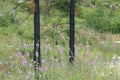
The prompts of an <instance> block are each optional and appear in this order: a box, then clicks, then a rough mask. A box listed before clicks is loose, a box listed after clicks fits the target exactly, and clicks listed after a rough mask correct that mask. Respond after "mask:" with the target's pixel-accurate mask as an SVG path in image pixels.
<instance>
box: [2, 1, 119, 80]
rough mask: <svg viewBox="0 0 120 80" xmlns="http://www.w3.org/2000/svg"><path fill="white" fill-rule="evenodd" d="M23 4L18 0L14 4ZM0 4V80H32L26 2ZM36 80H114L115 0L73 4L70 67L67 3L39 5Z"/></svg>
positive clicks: (116, 60) (116, 57)
mask: <svg viewBox="0 0 120 80" xmlns="http://www.w3.org/2000/svg"><path fill="white" fill-rule="evenodd" d="M19 1H22V0H19ZM19 1H18V0H0V7H1V8H0V76H1V77H0V80H35V74H34V62H33V39H34V36H33V34H34V32H33V31H34V30H33V28H34V25H33V22H34V21H33V20H34V19H33V14H32V12H31V9H30V5H29V4H30V1H27V2H23V3H19ZM40 11H41V16H40V22H41V23H40V24H41V26H40V27H41V56H42V66H41V67H40V68H39V69H40V74H39V77H40V80H63V79H64V80H119V79H120V71H119V70H120V62H119V60H120V57H119V52H120V47H119V44H116V43H114V41H116V40H120V36H119V33H120V0H75V49H76V58H75V64H74V66H73V65H72V66H71V65H70V64H69V0H40Z"/></svg>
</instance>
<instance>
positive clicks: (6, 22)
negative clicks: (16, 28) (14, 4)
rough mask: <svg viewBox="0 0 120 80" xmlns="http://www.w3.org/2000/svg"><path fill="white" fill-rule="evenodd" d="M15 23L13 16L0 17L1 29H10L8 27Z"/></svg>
mask: <svg viewBox="0 0 120 80" xmlns="http://www.w3.org/2000/svg"><path fill="white" fill-rule="evenodd" d="M13 22H14V18H13V16H12V15H11V14H5V15H1V16H0V27H8V25H9V24H10V23H13Z"/></svg>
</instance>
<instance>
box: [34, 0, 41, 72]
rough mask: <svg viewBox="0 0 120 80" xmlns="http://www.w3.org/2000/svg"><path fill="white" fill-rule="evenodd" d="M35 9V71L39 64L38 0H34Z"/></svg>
mask: <svg viewBox="0 0 120 80" xmlns="http://www.w3.org/2000/svg"><path fill="white" fill-rule="evenodd" d="M34 3H35V10H34V61H35V71H38V70H39V69H38V67H39V66H41V58H40V56H41V55H40V9H39V0H34Z"/></svg>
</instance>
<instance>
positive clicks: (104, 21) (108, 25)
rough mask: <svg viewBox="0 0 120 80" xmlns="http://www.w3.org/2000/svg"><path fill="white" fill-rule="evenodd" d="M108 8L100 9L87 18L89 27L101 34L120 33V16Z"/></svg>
mask: <svg viewBox="0 0 120 80" xmlns="http://www.w3.org/2000/svg"><path fill="white" fill-rule="evenodd" d="M114 13H115V11H111V10H109V9H106V8H99V9H96V10H95V11H93V12H91V13H88V15H87V16H86V22H87V26H88V27H89V28H93V29H95V30H97V31H99V32H111V33H120V22H119V21H120V16H118V15H115V14H114Z"/></svg>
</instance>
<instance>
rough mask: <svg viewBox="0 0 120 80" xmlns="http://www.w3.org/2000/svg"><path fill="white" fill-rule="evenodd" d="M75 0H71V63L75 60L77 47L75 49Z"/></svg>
mask: <svg viewBox="0 0 120 80" xmlns="http://www.w3.org/2000/svg"><path fill="white" fill-rule="evenodd" d="M74 25H75V22H74V0H70V58H69V61H70V63H73V62H74V58H75V49H74V39H75V28H74Z"/></svg>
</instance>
